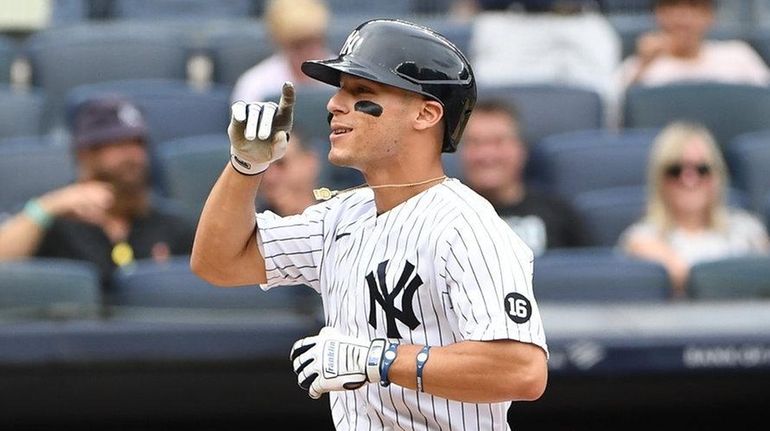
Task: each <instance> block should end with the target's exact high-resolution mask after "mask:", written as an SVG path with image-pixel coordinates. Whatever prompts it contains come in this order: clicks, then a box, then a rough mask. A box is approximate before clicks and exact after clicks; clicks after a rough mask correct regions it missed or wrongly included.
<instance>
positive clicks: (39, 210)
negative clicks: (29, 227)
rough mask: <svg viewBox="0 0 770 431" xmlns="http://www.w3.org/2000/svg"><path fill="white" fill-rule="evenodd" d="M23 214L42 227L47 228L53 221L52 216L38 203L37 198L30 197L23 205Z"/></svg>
mask: <svg viewBox="0 0 770 431" xmlns="http://www.w3.org/2000/svg"><path fill="white" fill-rule="evenodd" d="M24 214H25V215H26V216H27V217H29V218H31V219H32V221H33V222H34V223H35V224H36V225H38V226H40V227H41V228H43V229H46V228H48V227H49V226H51V223H53V216H52V215H51V214H50V213H48V211H46V210H45V209H43V207H42V206H41V205H40V202H38V200H37V199H30V200H29V201H27V203H26V204H25V205H24Z"/></svg>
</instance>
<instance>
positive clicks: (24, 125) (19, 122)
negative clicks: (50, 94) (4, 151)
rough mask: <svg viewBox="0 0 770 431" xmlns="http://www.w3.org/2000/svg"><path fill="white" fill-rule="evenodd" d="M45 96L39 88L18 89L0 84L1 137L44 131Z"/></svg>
mask: <svg viewBox="0 0 770 431" xmlns="http://www.w3.org/2000/svg"><path fill="white" fill-rule="evenodd" d="M44 110H45V97H44V95H43V93H42V92H41V91H39V90H16V89H13V88H11V87H9V86H7V85H4V84H0V139H1V138H5V137H12V136H26V135H37V134H40V132H41V131H42V128H43V127H42V120H43V112H44Z"/></svg>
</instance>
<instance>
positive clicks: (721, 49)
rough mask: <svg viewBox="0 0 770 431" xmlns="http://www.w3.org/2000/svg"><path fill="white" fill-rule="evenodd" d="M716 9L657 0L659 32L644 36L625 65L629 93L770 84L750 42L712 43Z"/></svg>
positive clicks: (698, 1) (707, 0)
mask: <svg viewBox="0 0 770 431" xmlns="http://www.w3.org/2000/svg"><path fill="white" fill-rule="evenodd" d="M714 9H715V5H714V0H656V1H655V3H654V6H653V11H654V14H655V19H656V21H657V23H658V27H659V29H658V30H655V31H652V32H649V33H645V34H643V35H642V36H640V37H639V39H638V40H637V44H636V46H637V47H636V54H635V55H633V56H631V57H629V58H628V59H626V60H625V61H624V62H623V63H622V64H621V67H620V78H619V79H620V81H621V85H622V87H623V90H624V91H625V89H626V88H627V87H629V86H631V85H634V84H642V85H663V84H668V83H671V82H676V81H717V82H725V83H736V84H738V83H740V84H753V85H767V84H768V81H769V80H770V72H768V67H767V65H766V64H765V63H764V61H763V60H762V58H761V57H760V56H759V54H757V53H756V52H755V51H754V49H753V48H751V46H749V44H747V43H746V42H744V41H741V40H727V41H716V40H706V36H707V34H708V32H709V30H710V29H711V27H712V26H713V24H714V20H715V10H714Z"/></svg>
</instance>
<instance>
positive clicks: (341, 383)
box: [289, 327, 388, 399]
mask: <svg viewBox="0 0 770 431" xmlns="http://www.w3.org/2000/svg"><path fill="white" fill-rule="evenodd" d="M387 346H388V342H387V340H385V339H384V338H377V339H375V340H373V341H369V340H366V339H359V338H354V337H349V336H347V335H342V334H341V333H340V332H339V331H338V330H337V329H335V328H331V327H325V328H323V329H321V332H319V333H318V335H316V336H313V337H307V338H303V339H301V340H299V341H297V342H296V343H294V347H292V349H291V354H290V355H289V357H290V359H291V360H292V366H293V367H294V372H295V373H297V383H299V386H300V387H301V388H302V389H305V390H307V391H308V395H310V397H311V398H313V399H318V398H321V395H322V394H324V393H326V392H329V391H342V390H349V389H358V388H360V387H361V386H363V385H364V384H365V383H378V382H379V381H380V365H381V363H382V358H383V355H384V353H385V349H386V347H387Z"/></svg>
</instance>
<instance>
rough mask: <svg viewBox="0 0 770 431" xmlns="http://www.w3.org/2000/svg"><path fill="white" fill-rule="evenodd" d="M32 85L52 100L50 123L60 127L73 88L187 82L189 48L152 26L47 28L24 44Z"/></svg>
mask: <svg viewBox="0 0 770 431" xmlns="http://www.w3.org/2000/svg"><path fill="white" fill-rule="evenodd" d="M25 53H26V56H27V57H28V59H29V61H30V65H31V67H32V82H33V85H35V86H39V87H41V88H43V89H44V90H45V92H46V96H47V97H48V98H49V111H48V122H47V124H48V125H49V126H50V127H55V126H60V125H61V120H62V119H63V114H64V112H63V104H64V98H65V97H66V94H67V92H68V91H69V90H71V89H72V88H74V87H76V86H78V85H82V84H90V83H94V82H102V81H112V80H121V79H144V78H168V79H185V78H186V74H187V69H186V66H187V57H188V49H187V48H186V44H185V42H184V39H183V37H182V36H181V35H180V34H179V32H178V30H171V29H170V28H166V27H165V26H164V27H160V26H157V25H155V26H153V25H146V24H145V25H140V24H136V25H125V24H82V25H77V26H69V27H63V28H55V29H46V30H43V31H40V32H38V33H36V34H34V35H33V36H31V37H30V38H29V39H28V40H27V41H26V42H25Z"/></svg>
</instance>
